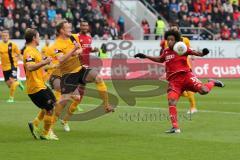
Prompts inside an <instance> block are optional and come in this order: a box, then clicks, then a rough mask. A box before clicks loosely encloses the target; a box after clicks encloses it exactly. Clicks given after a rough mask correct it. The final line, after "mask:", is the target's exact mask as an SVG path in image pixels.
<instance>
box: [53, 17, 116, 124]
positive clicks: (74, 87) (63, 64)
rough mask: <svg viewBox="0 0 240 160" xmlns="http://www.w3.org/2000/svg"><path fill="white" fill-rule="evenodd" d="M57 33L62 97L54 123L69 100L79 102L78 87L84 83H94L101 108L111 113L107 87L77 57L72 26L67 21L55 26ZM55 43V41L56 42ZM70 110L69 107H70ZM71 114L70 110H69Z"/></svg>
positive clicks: (76, 44)
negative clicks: (100, 99)
mask: <svg viewBox="0 0 240 160" xmlns="http://www.w3.org/2000/svg"><path fill="white" fill-rule="evenodd" d="M56 30H57V33H58V38H59V39H58V43H59V45H58V47H57V48H55V50H56V51H57V52H56V56H57V57H58V59H59V61H60V71H61V74H62V77H61V93H62V97H61V99H60V102H59V104H60V105H59V107H56V109H55V121H56V120H57V119H58V117H59V116H60V114H61V111H62V109H63V108H64V107H65V106H66V104H67V103H68V101H69V100H72V99H73V100H75V101H81V97H82V96H81V95H80V93H79V90H78V88H79V86H84V85H85V84H86V83H89V82H95V83H96V87H97V90H98V91H99V94H100V97H101V98H102V100H103V106H104V109H105V111H106V112H113V111H114V110H113V108H112V107H111V106H110V105H109V101H108V93H107V87H106V85H105V83H104V81H103V80H102V78H101V77H100V76H99V75H98V74H97V73H96V72H94V71H93V70H91V69H89V68H85V67H84V66H83V65H82V64H81V62H80V60H79V55H80V54H81V53H82V48H81V46H80V43H79V40H78V38H76V37H74V36H73V35H72V33H71V32H72V26H71V24H70V23H68V22H67V21H62V22H60V23H59V24H58V25H57V26H56ZM56 42H57V41H56ZM70 110H71V107H70ZM71 113H72V110H71Z"/></svg>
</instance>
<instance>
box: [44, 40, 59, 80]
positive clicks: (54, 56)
mask: <svg viewBox="0 0 240 160" xmlns="http://www.w3.org/2000/svg"><path fill="white" fill-rule="evenodd" d="M55 48H56V47H55V45H54V44H53V45H51V46H49V47H47V48H46V51H45V56H47V57H51V58H52V65H55V66H56V67H54V68H50V69H48V70H47V72H48V74H49V75H55V76H59V77H61V71H60V66H59V60H58V59H57V54H58V51H57V52H56V50H55Z"/></svg>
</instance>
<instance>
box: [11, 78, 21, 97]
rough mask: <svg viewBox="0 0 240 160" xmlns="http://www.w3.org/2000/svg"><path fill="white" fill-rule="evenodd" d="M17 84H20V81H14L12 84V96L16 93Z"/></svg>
mask: <svg viewBox="0 0 240 160" xmlns="http://www.w3.org/2000/svg"><path fill="white" fill-rule="evenodd" d="M17 86H19V82H18V81H14V82H13V83H12V85H11V86H10V97H14V93H15V90H16V88H17Z"/></svg>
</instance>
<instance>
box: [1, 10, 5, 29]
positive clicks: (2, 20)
mask: <svg viewBox="0 0 240 160" xmlns="http://www.w3.org/2000/svg"><path fill="white" fill-rule="evenodd" d="M3 25H4V17H3V16H2V13H1V12H0V31H1V30H3Z"/></svg>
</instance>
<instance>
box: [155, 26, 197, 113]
mask: <svg viewBox="0 0 240 160" xmlns="http://www.w3.org/2000/svg"><path fill="white" fill-rule="evenodd" d="M170 30H175V31H179V26H178V25H177V24H172V25H171V26H170ZM181 41H183V42H184V43H185V44H186V46H187V47H188V48H190V40H189V39H188V38H187V37H183V36H182V37H181ZM160 46H161V52H160V55H161V54H162V53H163V50H164V49H166V48H168V43H167V40H165V39H163V40H162V41H161V43H160ZM190 58H191V57H190V56H188V57H187V63H188V66H189V67H190V68H192V66H191V63H190ZM182 96H184V97H187V98H188V100H189V102H190V109H189V110H188V112H187V113H188V114H193V113H196V112H197V108H196V100H195V96H194V92H191V91H184V92H183V94H182Z"/></svg>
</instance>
